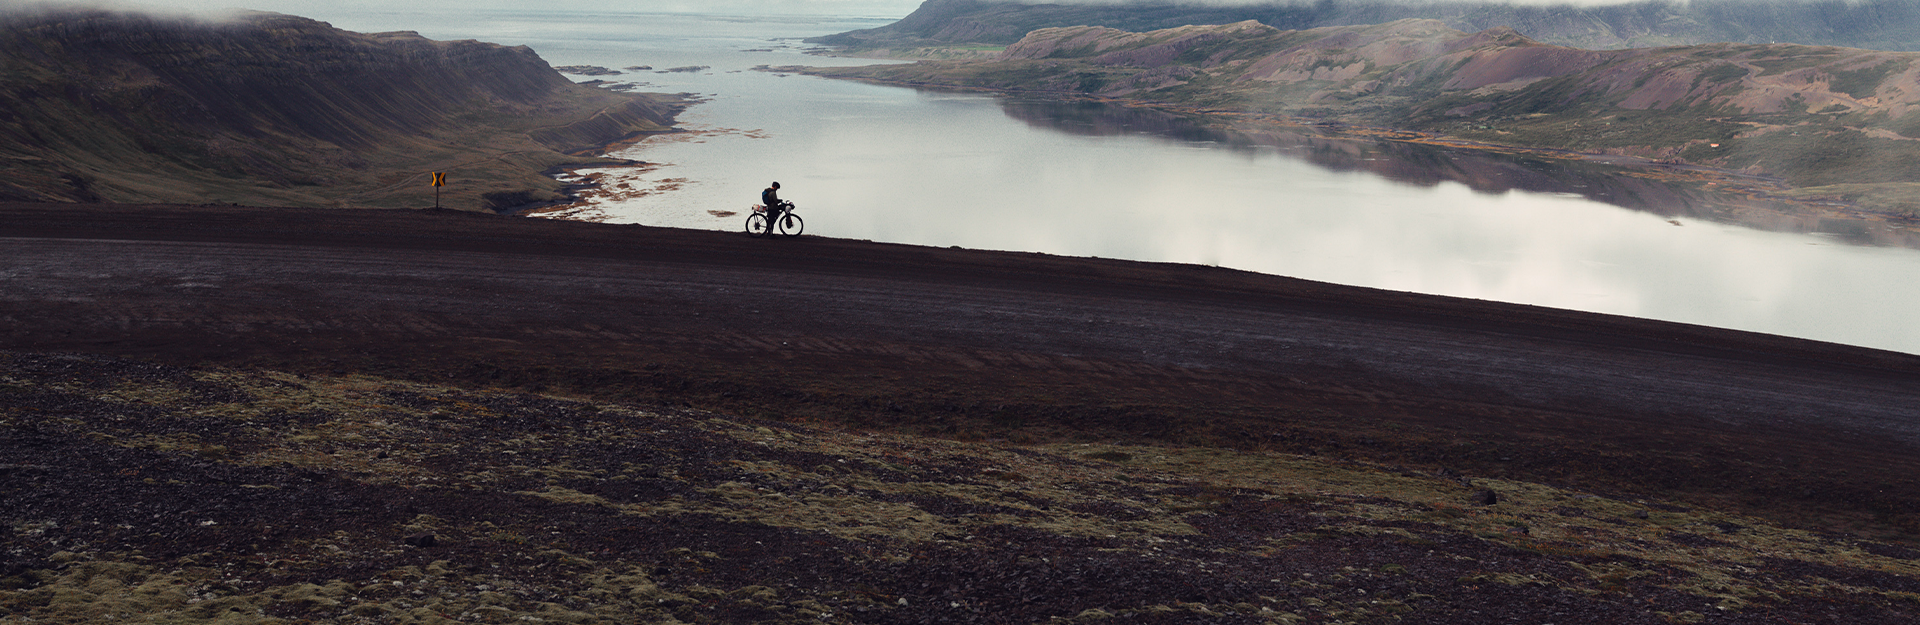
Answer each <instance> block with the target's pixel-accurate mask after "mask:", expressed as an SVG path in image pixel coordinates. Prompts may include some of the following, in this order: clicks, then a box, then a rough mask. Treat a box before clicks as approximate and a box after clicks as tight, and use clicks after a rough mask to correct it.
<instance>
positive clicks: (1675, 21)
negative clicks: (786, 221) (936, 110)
mask: <svg viewBox="0 0 1920 625" xmlns="http://www.w3.org/2000/svg"><path fill="white" fill-rule="evenodd" d="M1410 18H1421V19H1434V20H1439V21H1440V22H1442V23H1444V24H1446V25H1447V26H1448V27H1449V28H1453V29H1456V30H1462V31H1466V32H1478V31H1481V30H1485V29H1488V28H1496V27H1501V26H1505V27H1510V28H1513V29H1514V30H1515V31H1517V32H1519V33H1520V34H1522V35H1525V36H1526V37H1528V38H1530V39H1533V40H1536V41H1540V42H1544V43H1552V44H1557V45H1564V46H1571V47H1578V48H1589V49H1614V48H1641V47H1652V46H1668V45H1688V44H1700V43H1721V42H1731V43H1758V44H1764V43H1798V44H1805V45H1830V46H1844V47H1850V48H1866V49H1873V50H1920V0H1860V1H1850V0H1692V1H1689V2H1677V1H1671V0H1647V1H1642V2H1631V3H1623V4H1607V5H1589V6H1581V5H1574V4H1571V3H1569V4H1561V5H1555V6H1528V5H1518V4H1513V3H1508V2H1472V1H1467V0H1462V1H1457V2H1449V1H1445V0H1429V1H1424V2H1423V1H1419V0H1410V1H1396V0H1315V1H1307V2H1273V3H1269V4H1237V3H1236V4H1233V5H1225V6H1222V5H1208V4H1204V3H1196V2H1182V1H1177V0H1175V1H1168V0H1141V1H1134V2H1126V1H1116V2H1074V3H1065V4H1044V3H1035V2H1024V1H1020V0H927V2H926V3H924V4H922V5H921V6H920V8H919V10H917V11H914V12H913V14H911V15H908V16H907V17H906V18H904V19H901V20H900V21H898V22H895V23H893V24H890V25H887V26H883V27H880V28H875V29H870V30H860V31H853V32H848V33H842V34H838V35H832V36H827V37H819V38H815V39H812V40H810V41H813V42H816V43H825V44H829V45H836V46H847V47H851V48H856V49H876V48H888V49H896V50H898V49H903V48H913V47H918V46H925V45H950V44H957V43H979V44H993V45H1004V44H1010V43H1013V42H1015V41H1019V40H1020V38H1021V37H1024V36H1026V34H1027V33H1029V32H1032V31H1034V30H1038V29H1041V28H1051V27H1061V26H1105V27H1108V28H1115V29H1119V30H1126V31H1134V32H1144V31H1150V30H1160V29H1166V28H1175V27H1179V26H1189V25H1212V24H1231V23H1234V22H1242V21H1247V20H1252V21H1256V22H1260V23H1262V24H1266V25H1268V26H1272V27H1275V28H1279V29H1282V30H1305V29H1310V28H1319V27H1325V26H1355V25H1364V24H1381V23H1386V22H1392V21H1397V20H1402V19H1410Z"/></svg>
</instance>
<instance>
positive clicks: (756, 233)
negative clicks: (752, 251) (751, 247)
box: [747, 213, 772, 238]
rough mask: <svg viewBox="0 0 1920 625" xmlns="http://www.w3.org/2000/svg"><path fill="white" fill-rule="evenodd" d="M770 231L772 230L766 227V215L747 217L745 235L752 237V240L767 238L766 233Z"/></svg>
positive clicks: (758, 214)
mask: <svg viewBox="0 0 1920 625" xmlns="http://www.w3.org/2000/svg"><path fill="white" fill-rule="evenodd" d="M771 230H772V228H769V227H767V216H766V215H763V214H760V213H754V214H752V215H747V235H748V236H752V237H754V238H759V237H764V236H767V232H769V231H771Z"/></svg>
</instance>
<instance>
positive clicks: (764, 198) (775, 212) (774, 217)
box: [760, 182, 793, 223]
mask: <svg viewBox="0 0 1920 625" xmlns="http://www.w3.org/2000/svg"><path fill="white" fill-rule="evenodd" d="M760 203H761V204H764V205H766V207H767V223H778V220H779V219H780V212H781V211H784V210H787V209H788V208H791V207H792V206H793V203H792V202H788V201H786V200H782V199H780V183H778V182H776V183H773V186H770V187H767V189H766V190H765V191H761V192H760Z"/></svg>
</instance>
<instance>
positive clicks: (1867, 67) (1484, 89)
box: [806, 20, 1920, 213]
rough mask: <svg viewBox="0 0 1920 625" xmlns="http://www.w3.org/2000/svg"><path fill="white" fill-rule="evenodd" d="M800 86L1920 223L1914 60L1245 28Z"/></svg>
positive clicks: (1437, 30) (1021, 48)
mask: <svg viewBox="0 0 1920 625" xmlns="http://www.w3.org/2000/svg"><path fill="white" fill-rule="evenodd" d="M806 71H809V72H811V73H814V74H818V75H827V76H836V77H845V78H860V79H870V80H880V81H888V82H893V83H902V84H912V85H923V86H951V87H970V88H987V89H995V90H1003V91H1020V92H1029V93H1036V92H1037V93H1055V94H1063V95H1090V96H1099V97H1104V98H1116V99H1125V100H1133V101H1140V102H1146V103H1154V104H1164V105H1178V106H1184V107H1189V108H1194V109H1201V110H1209V111H1233V112H1252V113H1274V114H1281V115H1287V116H1293V117H1296V118H1300V117H1304V118H1310V119H1317V120H1325V121H1337V122H1345V123H1354V124H1362V125H1367V126H1374V127H1381V128H1392V129H1402V130H1415V131H1423V132H1428V133H1434V134H1438V135H1444V136H1449V137H1456V138H1464V139H1470V140H1476V141H1484V142H1487V143H1493V144H1501V145H1510V146H1526V147H1533V148H1551V149H1564V150H1573V151H1577V152H1581V153H1587V154H1613V155H1625V156H1634V157H1643V158H1651V159H1657V160H1662V161H1669V162H1676V163H1691V164H1697V165H1707V166H1712V167H1719V168H1725V169H1732V170H1742V171H1746V172H1748V173H1753V174H1771V175H1777V176H1781V177H1783V178H1785V179H1786V180H1787V181H1788V182H1790V183H1792V184H1794V185H1796V186H1800V187H1822V188H1825V190H1826V191H1828V192H1831V193H1834V194H1836V195H1838V196H1845V197H1847V198H1848V199H1855V200H1859V199H1862V198H1869V199H1872V198H1878V199H1874V200H1873V201H1874V202H1877V204H1878V206H1879V207H1881V208H1885V209H1888V210H1889V211H1890V212H1902V213H1913V212H1916V211H1920V201H1916V200H1915V197H1916V194H1915V193H1914V191H1915V189H1916V187H1920V184H1916V182H1920V53H1916V52H1885V51H1872V50H1858V49H1849V48H1837V47H1815V46H1803V45H1792V44H1767V45H1760V44H1733V43H1719V44H1704V45H1695V46H1677V47H1665V48H1642V49H1629V50H1586V49H1579V48H1572V47H1565V46H1553V45H1546V44H1542V43H1539V42H1536V41H1533V40H1531V39H1528V38H1527V37H1524V36H1522V35H1521V34H1519V33H1518V32H1515V31H1514V30H1513V29H1510V28H1503V27H1502V28H1490V29H1486V30H1483V31H1479V32H1475V33H1467V32H1462V31H1459V30H1455V29H1453V28H1450V27H1448V26H1447V25H1446V24H1445V23H1443V22H1440V21H1438V20H1400V21H1396V22H1390V23H1386V24H1378V25H1367V26H1329V27H1321V28H1314V29H1308V30H1282V29H1278V28H1275V27H1272V26H1268V25H1266V24H1262V23H1259V22H1255V21H1244V22H1239V23H1234V24H1226V25H1214V26H1183V27H1178V28H1171V29H1163V30H1156V31H1149V32H1128V31H1124V30H1118V29H1113V28H1106V27H1099V26H1074V27H1062V28H1046V29H1040V30H1036V31H1033V32H1030V33H1028V34H1027V35H1026V36H1025V37H1023V38H1022V39H1020V40H1019V41H1018V42H1016V43H1014V44H1012V45H1009V46H1006V47H1005V49H1004V50H1002V51H1000V52H999V53H998V54H997V56H996V57H995V58H994V59H992V60H984V61H970V62H969V61H926V62H920V63H912V64H905V65H881V66H872V67H862V68H814V69H809V70H806ZM1224 119H1234V118H1232V117H1228V118H1224Z"/></svg>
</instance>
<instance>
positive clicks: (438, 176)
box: [433, 171, 447, 208]
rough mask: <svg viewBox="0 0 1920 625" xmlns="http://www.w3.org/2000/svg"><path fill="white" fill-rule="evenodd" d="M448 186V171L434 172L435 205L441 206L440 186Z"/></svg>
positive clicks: (436, 206)
mask: <svg viewBox="0 0 1920 625" xmlns="http://www.w3.org/2000/svg"><path fill="white" fill-rule="evenodd" d="M444 186H447V173H446V172H442V171H436V172H433V207H434V208H440V187H444Z"/></svg>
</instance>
